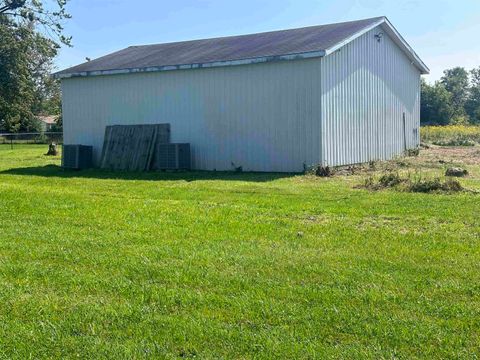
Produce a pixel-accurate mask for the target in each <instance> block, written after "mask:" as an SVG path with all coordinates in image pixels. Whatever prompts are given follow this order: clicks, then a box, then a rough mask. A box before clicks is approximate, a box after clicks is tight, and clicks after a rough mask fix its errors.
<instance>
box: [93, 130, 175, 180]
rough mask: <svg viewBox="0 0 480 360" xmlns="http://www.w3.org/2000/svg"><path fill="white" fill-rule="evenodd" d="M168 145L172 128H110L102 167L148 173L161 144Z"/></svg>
mask: <svg viewBox="0 0 480 360" xmlns="http://www.w3.org/2000/svg"><path fill="white" fill-rule="evenodd" d="M166 143H170V124H155V125H113V126H107V127H106V129H105V138H104V142H103V150H102V157H101V161H100V167H101V168H102V169H109V170H126V171H148V170H150V169H151V168H152V159H153V157H154V155H155V152H156V149H157V146H158V144H166Z"/></svg>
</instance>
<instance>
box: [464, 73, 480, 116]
mask: <svg viewBox="0 0 480 360" xmlns="http://www.w3.org/2000/svg"><path fill="white" fill-rule="evenodd" d="M470 79H471V80H470V82H471V86H470V96H469V99H468V100H467V102H466V104H465V110H466V112H467V114H468V116H469V117H470V122H472V123H474V124H480V66H479V67H478V68H476V69H473V70H472V71H470Z"/></svg>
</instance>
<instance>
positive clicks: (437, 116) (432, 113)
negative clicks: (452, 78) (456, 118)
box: [420, 79, 454, 125]
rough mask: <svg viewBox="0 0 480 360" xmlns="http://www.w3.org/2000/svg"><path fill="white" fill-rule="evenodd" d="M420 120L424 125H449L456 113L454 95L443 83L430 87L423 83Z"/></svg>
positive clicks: (423, 81)
mask: <svg viewBox="0 0 480 360" xmlns="http://www.w3.org/2000/svg"><path fill="white" fill-rule="evenodd" d="M420 97H421V104H420V119H421V122H422V124H425V125H426V124H431V125H447V124H449V123H450V119H451V118H452V114H453V112H454V109H453V106H452V94H451V93H450V92H448V91H447V89H446V88H445V86H444V85H443V84H442V83H441V82H438V81H437V82H436V83H435V84H433V85H429V84H428V83H427V82H426V81H425V80H424V79H422V81H421V95H420Z"/></svg>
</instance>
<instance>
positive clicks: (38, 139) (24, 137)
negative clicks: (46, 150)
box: [0, 132, 63, 148]
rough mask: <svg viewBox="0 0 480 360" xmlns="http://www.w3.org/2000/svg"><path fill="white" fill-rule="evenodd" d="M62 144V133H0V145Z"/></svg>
mask: <svg viewBox="0 0 480 360" xmlns="http://www.w3.org/2000/svg"><path fill="white" fill-rule="evenodd" d="M50 143H55V144H63V133H62V132H41V133H39V132H35V133H4V134H2V133H0V144H9V145H10V146H11V147H12V148H13V145H14V144H50Z"/></svg>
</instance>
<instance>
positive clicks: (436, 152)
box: [417, 146, 480, 165]
mask: <svg viewBox="0 0 480 360" xmlns="http://www.w3.org/2000/svg"><path fill="white" fill-rule="evenodd" d="M417 161H418V163H419V164H422V163H426V164H432V163H433V164H440V165H442V164H465V165H480V147H478V146H475V147H464V146H457V147H444V146H432V147H430V148H429V149H425V150H422V151H420V155H419V156H418V158H417Z"/></svg>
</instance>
